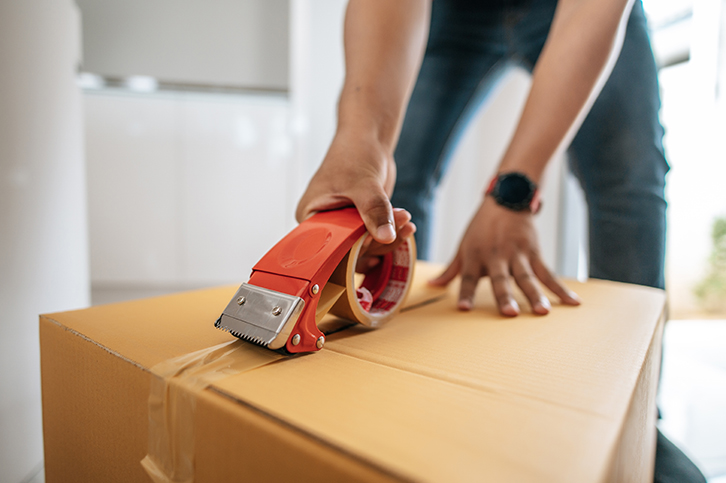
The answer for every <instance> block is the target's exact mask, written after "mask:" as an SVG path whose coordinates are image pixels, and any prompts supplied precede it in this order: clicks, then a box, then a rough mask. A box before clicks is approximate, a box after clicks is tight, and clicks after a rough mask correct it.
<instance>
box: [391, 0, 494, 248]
mask: <svg viewBox="0 0 726 483" xmlns="http://www.w3.org/2000/svg"><path fill="white" fill-rule="evenodd" d="M499 15H500V14H499V13H498V12H497V11H496V10H491V9H489V10H486V9H481V8H463V7H456V6H452V5H450V4H448V3H445V2H434V3H433V6H432V20H431V30H430V33H429V41H428V45H427V48H426V54H425V56H424V60H423V63H422V65H421V71H420V72H419V76H418V79H417V81H416V85H415V87H414V90H413V94H412V96H411V100H410V102H409V105H408V109H407V111H406V117H405V119H404V123H403V128H402V131H401V137H400V139H399V142H398V146H397V148H396V152H395V159H396V166H397V171H398V172H397V179H396V187H395V189H394V192H393V197H392V199H391V201H392V203H393V206H395V207H401V208H406V209H407V210H408V211H410V212H411V214H412V216H413V222H414V223H416V225H417V227H418V230H417V232H416V243H417V245H418V253H419V257H420V258H427V257H428V252H429V248H430V246H429V244H430V242H429V238H430V229H431V227H430V225H431V221H430V218H431V212H432V207H433V206H432V205H433V197H434V192H435V188H436V187H437V186H438V184H439V181H440V180H441V177H442V175H443V173H444V171H445V169H446V164H447V161H448V158H449V154H450V153H451V151H452V150H453V147H454V146H455V144H456V141H457V140H458V137H459V135H460V133H461V132H462V131H463V130H464V127H465V126H466V124H467V123H468V121H469V119H470V118H471V116H472V114H473V113H474V112H475V111H476V108H477V107H479V105H480V103H481V100H482V99H483V96H484V95H485V94H486V92H487V91H488V90H489V88H490V87H491V86H492V85H493V84H494V82H496V80H497V79H498V76H497V75H496V73H497V72H498V71H501V70H502V69H501V66H502V59H503V55H502V53H499V52H497V50H496V44H497V42H498V25H497V23H498V20H497V18H498V16H499Z"/></svg>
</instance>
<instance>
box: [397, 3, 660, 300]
mask: <svg viewBox="0 0 726 483" xmlns="http://www.w3.org/2000/svg"><path fill="white" fill-rule="evenodd" d="M556 5H557V2H556V0H518V1H514V2H512V1H509V2H508V1H506V0H488V1H487V0H482V1H480V2H475V1H465V0H449V1H447V0H438V1H435V2H433V4H432V19H431V27H430V31H429V39H428V45H427V47H426V52H425V55H424V59H423V63H422V65H421V70H420V72H419V76H418V79H417V81H416V84H415V87H414V90H413V93H412V95H411V99H410V102H409V105H408V109H407V112H406V117H405V119H404V123H403V127H402V131H401V136H400V139H399V142H398V146H397V147H396V150H395V154H394V157H395V160H396V165H397V171H398V175H397V180H396V186H395V189H394V192H393V196H392V199H391V201H392V203H393V206H396V207H401V208H406V209H407V210H408V211H410V212H411V214H412V217H413V222H414V223H415V224H416V226H417V227H418V231H417V233H416V243H417V246H418V250H419V254H420V257H421V258H428V255H429V250H430V237H431V224H432V222H431V214H432V211H433V202H434V196H435V193H436V188H437V186H438V185H439V182H440V180H441V178H442V176H443V175H444V173H445V171H446V168H447V165H448V161H449V158H450V154H451V152H452V151H453V149H454V147H455V145H456V142H457V141H458V139H459V137H460V135H461V133H462V132H463V131H464V129H465V127H466V125H467V124H468V122H469V121H470V119H471V118H472V117H473V115H474V114H475V113H476V111H477V110H478V108H479V107H480V106H481V105H482V103H483V101H484V99H485V98H486V96H487V95H488V94H489V92H490V91H491V90H492V88H493V87H494V85H495V84H496V83H497V81H498V80H500V79H501V78H502V76H503V74H504V73H505V72H506V70H507V68H509V67H511V66H512V65H515V64H519V65H521V66H523V67H524V68H525V69H527V70H529V71H530V72H531V70H532V68H533V67H534V65H535V63H536V62H537V58H538V57H539V55H540V52H541V50H542V47H543V46H544V43H545V40H546V38H547V34H548V32H549V28H550V24H551V22H552V18H553V15H554V11H555V7H556ZM659 109H660V97H659V92H658V80H657V71H656V65H655V61H654V59H653V53H652V50H651V47H650V42H649V39H648V32H647V25H646V19H645V15H644V13H643V8H642V5H641V3H640V1H637V2H636V3H635V5H634V6H633V9H632V12H631V15H630V18H629V21H628V25H627V31H626V35H625V39H624V43H623V46H622V50H621V53H620V56H619V58H618V60H617V63H616V65H615V67H614V69H613V71H612V73H611V75H610V77H609V79H608V81H607V83H606V84H605V86H604V87H603V89H602V91H601V93H600V95H599V97H598V98H597V100H596V101H595V103H594V105H593V106H592V109H591V110H590V112H589V114H588V116H587V117H586V119H585V121H584V122H583V124H582V126H581V128H580V130H579V132H578V133H577V135H576V136H575V138H574V140H573V142H572V144H571V146H570V147H569V150H568V162H569V165H570V168H571V170H572V172H573V173H574V174H575V176H576V177H577V179H578V180H579V182H580V184H581V186H582V188H583V191H584V193H585V197H586V200H587V205H588V215H589V217H588V218H589V221H588V229H589V261H590V276H591V277H593V278H600V279H607V280H615V281H619V282H629V283H636V284H641V285H648V286H652V287H658V288H664V285H665V280H664V259H665V212H666V201H665V196H664V187H665V175H666V173H667V172H668V163H667V162H666V159H665V156H664V152H663V145H662V138H663V128H662V127H661V125H660V122H659V119H658V111H659ZM485 188H486V187H485V186H482V190H484V189H485Z"/></svg>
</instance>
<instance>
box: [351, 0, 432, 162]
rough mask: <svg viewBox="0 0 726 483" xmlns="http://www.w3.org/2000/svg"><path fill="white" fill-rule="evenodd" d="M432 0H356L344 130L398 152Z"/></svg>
mask: <svg viewBox="0 0 726 483" xmlns="http://www.w3.org/2000/svg"><path fill="white" fill-rule="evenodd" d="M429 17H430V6H429V2H428V0H395V1H391V0H351V1H350V3H349V4H348V9H347V11H346V16H345V59H346V72H345V83H344V85H343V90H342V92H341V95H340V102H339V105H338V131H339V132H341V131H355V132H356V133H361V134H366V135H367V134H370V135H373V136H375V138H376V139H377V140H378V141H379V142H380V143H381V144H382V145H383V147H384V148H385V149H387V150H389V151H391V152H392V151H393V148H394V147H395V144H396V142H397V140H398V134H399V132H400V129H401V124H402V122H403V115H404V112H405V109H406V104H407V103H408V99H409V96H410V94H411V90H412V89H413V84H414V82H415V80H416V75H417V73H418V69H419V66H420V64H421V58H422V55H423V50H424V47H425V45H426V37H427V33H428V24H429Z"/></svg>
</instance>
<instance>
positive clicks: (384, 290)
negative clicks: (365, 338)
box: [330, 233, 416, 328]
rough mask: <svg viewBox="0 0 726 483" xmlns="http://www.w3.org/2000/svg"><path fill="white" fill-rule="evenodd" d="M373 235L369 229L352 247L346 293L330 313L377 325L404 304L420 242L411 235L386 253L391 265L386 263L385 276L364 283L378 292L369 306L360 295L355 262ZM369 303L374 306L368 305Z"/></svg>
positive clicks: (348, 260) (373, 325) (348, 257)
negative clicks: (363, 303) (367, 240)
mask: <svg viewBox="0 0 726 483" xmlns="http://www.w3.org/2000/svg"><path fill="white" fill-rule="evenodd" d="M369 236H370V235H369V234H368V233H366V234H364V235H363V236H362V237H360V238H359V239H358V241H356V242H355V243H354V244H353V246H352V247H351V249H350V252H349V253H348V256H347V257H346V258H345V259H343V261H342V264H345V294H343V296H341V297H340V299H339V300H338V302H336V303H335V305H333V307H332V308H331V310H330V313H332V314H333V315H336V316H338V317H342V318H345V319H349V320H355V321H356V322H358V323H360V324H362V325H365V326H367V327H371V328H375V327H380V326H381V325H383V324H384V323H386V322H387V321H388V320H389V319H390V318H391V317H392V316H394V315H395V314H396V313H397V312H398V311H399V310H400V309H401V308H402V305H403V301H404V300H405V299H406V296H407V295H408V292H409V290H410V289H411V280H412V279H413V269H414V264H415V262H416V242H415V241H414V238H413V236H409V237H407V238H406V239H405V240H404V241H403V243H401V244H400V245H399V246H398V247H396V249H395V250H393V251H392V252H391V253H390V254H388V255H386V256H387V257H390V268H388V267H384V270H386V273H384V274H382V275H383V276H381V274H380V273H379V274H377V276H378V277H379V278H378V280H371V277H373V276H374V275H367V276H366V278H365V279H364V281H363V283H362V285H361V286H362V287H364V288H365V287H370V288H365V290H366V291H368V292H370V293H372V294H374V295H375V296H374V297H373V299H372V300H371V301H370V304H365V305H366V307H364V306H363V305H362V304H361V301H360V299H359V291H358V287H357V286H356V280H355V278H356V273H355V266H356V263H357V261H358V257H359V256H360V254H361V253H360V252H361V248H362V247H363V244H364V242H365V240H366V238H368V237H369ZM383 263H385V262H383ZM341 268H342V267H341ZM376 282H378V283H376ZM368 305H370V306H369V307H368Z"/></svg>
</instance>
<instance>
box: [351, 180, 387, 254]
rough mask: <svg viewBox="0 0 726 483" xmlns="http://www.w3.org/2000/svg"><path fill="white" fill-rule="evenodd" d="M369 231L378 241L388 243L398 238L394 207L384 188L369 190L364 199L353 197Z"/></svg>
mask: <svg viewBox="0 0 726 483" xmlns="http://www.w3.org/2000/svg"><path fill="white" fill-rule="evenodd" d="M353 202H354V203H355V206H356V207H357V208H358V212H359V213H360V216H361V218H363V222H364V223H365V225H366V229H367V230H368V233H370V234H371V236H372V237H373V239H374V240H375V241H377V242H378V243H383V244H388V243H393V242H394V241H395V240H396V228H395V225H394V223H395V221H394V216H393V207H392V206H391V202H390V201H389V200H388V196H387V195H386V193H385V192H384V191H383V190H380V191H376V192H373V193H371V192H367V193H366V196H365V198H364V199H361V200H356V199H355V198H354V199H353Z"/></svg>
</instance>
